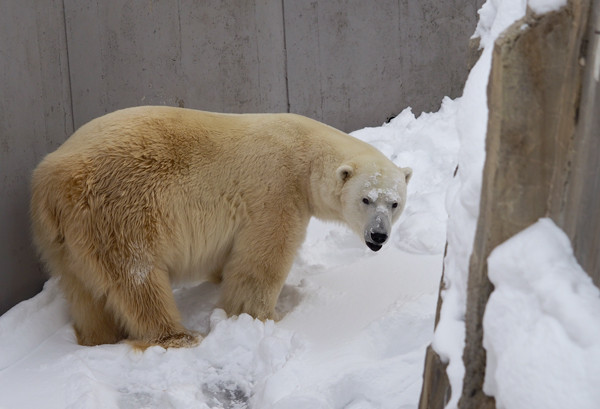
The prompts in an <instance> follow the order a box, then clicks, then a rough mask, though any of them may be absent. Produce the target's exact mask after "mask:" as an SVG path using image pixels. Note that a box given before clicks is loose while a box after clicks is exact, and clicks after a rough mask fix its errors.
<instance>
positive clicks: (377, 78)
mask: <svg viewBox="0 0 600 409" xmlns="http://www.w3.org/2000/svg"><path fill="white" fill-rule="evenodd" d="M481 3H482V1H480V0H479V1H470V2H465V1H458V0H453V1H449V2H439V1H435V0H423V1H414V0H405V1H401V2H398V1H391V0H379V1H377V2H364V1H360V0H343V1H342V0H340V1H335V2H317V1H295V0H284V11H285V22H286V27H285V29H286V46H287V62H288V81H289V102H290V111H292V112H297V113H300V114H304V115H307V116H310V117H313V118H315V119H318V120H321V121H324V122H326V123H328V124H330V125H333V126H335V127H338V128H340V129H342V130H345V131H351V130H354V129H359V128H362V127H365V126H376V125H380V124H381V123H382V122H383V121H384V120H385V119H386V118H387V117H389V116H392V115H395V114H398V113H399V112H400V111H401V110H402V109H404V108H406V107H408V106H411V107H412V108H413V111H414V112H415V113H416V114H419V113H421V112H423V111H433V110H436V109H437V108H438V107H439V104H440V101H441V100H442V97H444V96H446V95H448V96H451V97H457V96H459V95H460V94H461V93H462V87H463V85H464V81H465V79H466V76H467V74H468V71H467V63H466V62H467V56H468V40H469V37H470V36H471V34H472V32H473V30H474V27H475V25H476V21H477V8H478V6H479V5H481Z"/></svg>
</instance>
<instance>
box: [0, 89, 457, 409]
mask: <svg viewBox="0 0 600 409" xmlns="http://www.w3.org/2000/svg"><path fill="white" fill-rule="evenodd" d="M456 107H457V102H456V101H452V100H450V99H445V100H444V101H443V104H442V108H441V110H440V111H439V112H438V113H435V114H423V115H421V116H420V117H419V118H418V119H415V117H414V115H413V114H412V113H411V112H410V110H408V109H407V110H405V111H404V112H402V113H401V114H400V115H398V117H396V118H395V119H393V120H392V121H391V123H389V124H386V125H384V126H382V127H378V128H371V129H363V130H360V131H357V132H356V133H355V136H357V137H359V138H360V139H363V140H365V141H368V142H369V143H371V144H373V145H374V146H376V147H377V148H379V149H380V150H381V151H382V152H384V153H385V154H386V155H388V156H389V157H390V158H392V160H393V161H394V162H395V163H397V164H398V165H402V166H411V167H412V168H413V170H414V176H413V178H412V179H411V182H410V184H409V189H408V190H409V196H408V202H407V207H406V209H405V212H404V214H403V216H402V217H401V219H400V220H399V221H398V223H397V224H396V226H394V231H393V236H392V238H391V240H390V243H389V244H388V245H386V246H384V248H383V249H382V250H381V251H379V252H378V253H373V252H371V250H369V249H368V248H367V247H366V246H365V245H364V243H363V242H362V240H360V238H358V237H356V236H355V235H354V234H353V233H351V232H350V231H349V230H347V229H346V228H345V227H342V226H338V225H333V224H325V223H321V222H318V221H316V220H315V221H313V222H311V224H310V226H309V231H308V234H307V239H306V241H305V243H304V245H303V247H302V248H301V250H300V252H299V254H298V257H297V259H296V262H295V263H294V265H293V268H292V271H291V273H290V276H289V278H288V280H287V284H286V286H285V288H284V290H283V292H282V295H281V297H280V300H279V304H278V309H279V310H280V312H282V313H284V314H285V316H284V317H283V319H282V320H281V321H279V322H277V323H274V322H266V323H263V322H260V321H256V320H253V319H252V318H251V317H250V316H247V315H242V316H240V317H237V318H229V319H227V318H226V316H225V314H224V312H223V311H222V310H218V309H216V310H215V303H216V301H217V299H218V291H219V288H218V286H215V285H213V284H208V283H207V284H201V285H200V286H197V287H194V288H187V289H179V290H176V297H177V301H178V305H179V307H180V309H181V311H182V314H183V316H184V321H185V325H186V326H187V327H188V328H191V329H195V330H198V331H200V332H201V333H203V334H208V335H207V336H206V338H205V339H204V340H203V341H202V343H201V344H200V345H199V346H198V347H196V348H191V349H170V350H164V349H162V348H160V347H153V348H149V349H148V350H146V351H145V352H144V353H140V352H136V351H133V350H132V349H131V347H130V346H128V345H126V344H120V345H103V346H98V347H82V346H79V345H77V343H76V341H75V335H74V332H73V329H72V327H71V325H70V322H69V316H68V312H67V305H66V302H65V300H64V299H63V297H62V295H61V293H60V292H59V291H58V288H57V285H56V282H54V281H53V280H50V281H49V282H48V283H47V284H46V286H45V288H44V290H43V291H42V292H41V293H40V294H38V295H37V296H36V297H34V298H32V299H30V300H28V301H24V302H22V303H20V304H19V305H17V306H15V307H14V308H13V309H12V310H10V311H9V312H7V313H6V314H4V315H3V316H2V317H0V408H6V409H16V408H32V407H43V408H45V409H51V408H82V409H85V408H102V409H108V408H161V409H162V408H186V409H189V408H246V407H252V408H261V409H262V408H279V409H283V408H290V409H292V408H293V409H296V408H314V409H318V408H343V407H347V408H396V409H397V408H407V409H408V408H414V407H415V406H416V405H417V402H418V399H419V393H420V388H421V375H422V371H423V359H424V351H425V348H426V346H427V345H428V344H429V343H430V342H431V338H432V335H433V319H434V313H435V305H436V301H437V289H438V284H439V279H440V273H441V269H442V255H443V254H442V253H443V249H444V243H445V240H446V231H445V226H446V212H445V208H444V198H445V191H446V187H447V186H448V184H449V182H450V180H451V179H452V175H453V172H454V169H455V167H456V158H457V156H456V155H457V151H458V139H457V135H456V129H455V126H454V116H455V112H456Z"/></svg>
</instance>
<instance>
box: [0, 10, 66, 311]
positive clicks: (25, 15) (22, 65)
mask: <svg viewBox="0 0 600 409" xmlns="http://www.w3.org/2000/svg"><path fill="white" fill-rule="evenodd" d="M62 10H63V9H62V1H61V0H52V1H45V2H37V1H24V2H17V1H3V2H2V3H0V226H1V228H0V242H1V243H2V244H1V245H0V260H1V262H0V313H2V312H4V311H5V310H7V309H8V308H10V307H12V306H13V305H14V304H15V303H17V302H18V301H21V300H23V299H25V298H29V297H31V296H32V295H34V294H35V293H36V292H37V291H39V290H40V289H41V287H42V284H43V282H44V281H45V279H46V276H45V274H44V273H43V272H42V270H41V268H40V266H39V263H38V261H37V255H36V253H35V251H34V249H33V247H32V245H31V239H30V227H29V226H30V224H29V215H28V213H29V212H28V209H29V180H30V175H31V171H32V170H33V168H34V167H35V166H36V165H37V163H38V162H39V161H40V160H41V159H42V157H43V156H44V155H45V154H46V153H47V152H48V151H51V150H54V149H56V148H57V147H58V146H59V145H60V144H61V143H62V142H63V141H64V140H65V139H66V137H67V136H68V135H69V134H71V132H72V130H73V128H72V116H71V102H70V95H69V92H70V91H69V82H68V62H67V52H66V44H65V36H64V25H63V11H62Z"/></svg>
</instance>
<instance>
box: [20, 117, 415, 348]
mask: <svg viewBox="0 0 600 409" xmlns="http://www.w3.org/2000/svg"><path fill="white" fill-rule="evenodd" d="M411 173H412V171H411V169H410V168H399V167H397V166H396V165H394V164H393V163H392V162H391V161H390V160H388V159H387V158H386V157H385V156H384V155H383V154H381V153H380V152H379V151H377V150H376V149H375V148H373V147H372V146H370V145H368V144H366V143H364V142H361V141H359V140H358V139H355V138H353V137H351V136H349V135H347V134H345V133H343V132H341V131H338V130H336V129H334V128H331V127H329V126H327V125H324V124H322V123H320V122H317V121H314V120H311V119H308V118H306V117H302V116H299V115H293V114H218V113H209V112H203V111H197V110H191V109H183V108H171V107H136V108H129V109H124V110H120V111H116V112H114V113H111V114H108V115H105V116H103V117H100V118H97V119H95V120H92V121H91V122H89V123H87V124H85V125H83V126H82V127H81V128H80V129H79V130H77V131H76V132H75V133H74V134H73V135H72V136H71V137H70V138H69V139H68V140H67V141H66V142H65V143H64V144H63V145H62V146H61V147H60V148H58V150H56V151H55V152H53V153H50V154H49V155H47V156H46V157H45V158H44V160H43V161H42V162H41V163H40V164H39V165H38V167H37V168H36V169H35V171H34V173H33V178H32V197H31V217H32V227H33V237H34V242H35V244H36V246H37V248H38V250H39V253H40V257H41V259H42V260H43V262H44V263H45V264H46V265H47V268H48V270H49V272H50V274H51V275H52V276H57V277H59V278H60V280H59V282H60V285H61V287H62V290H63V291H64V293H65V296H66V298H67V299H68V301H69V303H70V307H71V315H72V318H73V324H74V328H75V332H76V335H77V340H78V342H79V343H80V344H82V345H97V344H105V343H115V342H118V341H121V340H128V342H130V343H132V344H134V345H136V346H138V347H140V348H145V347H147V346H151V345H161V346H163V347H165V348H167V347H181V346H192V345H195V344H196V343H197V342H198V335H197V334H195V333H193V332H191V331H189V330H187V329H186V328H184V327H183V325H182V324H181V319H180V315H179V312H178V310H177V307H176V305H175V301H174V298H173V293H172V287H171V285H172V284H173V283H181V282H199V281H202V280H210V281H213V282H220V283H222V286H221V293H222V294H221V304H220V305H221V306H222V307H223V308H224V309H225V310H226V312H227V313H228V314H230V315H237V314H241V313H248V314H250V315H252V316H253V317H255V318H259V319H261V320H265V319H272V318H275V316H274V307H275V303H276V301H277V298H278V296H279V293H280V291H281V288H282V286H283V284H284V281H285V279H286V277H287V274H288V272H289V270H290V267H291V264H292V262H293V259H294V256H295V254H296V252H297V250H298V248H299V246H300V245H301V243H302V241H303V239H304V237H305V233H306V228H307V225H308V221H309V219H310V217H311V216H315V217H317V218H320V219H324V220H335V221H340V222H344V223H346V224H347V225H348V226H350V228H351V229H352V230H354V231H355V232H356V233H357V234H359V235H360V236H362V237H363V238H364V241H365V243H366V245H367V246H368V247H369V248H370V249H371V250H373V251H377V250H379V249H380V248H381V246H382V245H383V244H384V243H385V242H386V241H387V239H388V237H389V235H390V228H391V225H392V223H393V222H394V221H395V220H396V219H398V216H399V215H400V213H401V212H402V210H403V208H404V205H405V202H406V185H407V182H408V180H409V179H410V177H411Z"/></svg>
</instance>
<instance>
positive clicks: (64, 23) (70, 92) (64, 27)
mask: <svg viewBox="0 0 600 409" xmlns="http://www.w3.org/2000/svg"><path fill="white" fill-rule="evenodd" d="M62 15H63V29H64V30H65V54H66V55H67V82H68V87H69V109H70V110H71V129H72V132H75V131H76V129H75V113H74V112H73V86H72V80H71V58H70V57H69V33H68V30H67V11H66V8H65V0H63V1H62ZM67 136H68V135H67Z"/></svg>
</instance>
